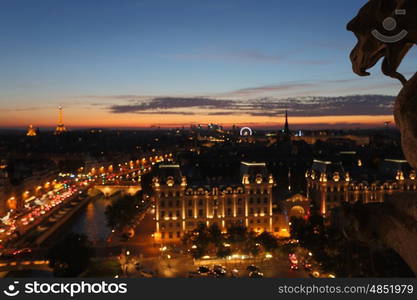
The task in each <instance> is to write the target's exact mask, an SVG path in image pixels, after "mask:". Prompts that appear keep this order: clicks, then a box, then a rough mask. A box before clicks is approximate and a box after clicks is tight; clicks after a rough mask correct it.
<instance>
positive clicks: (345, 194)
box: [306, 159, 417, 217]
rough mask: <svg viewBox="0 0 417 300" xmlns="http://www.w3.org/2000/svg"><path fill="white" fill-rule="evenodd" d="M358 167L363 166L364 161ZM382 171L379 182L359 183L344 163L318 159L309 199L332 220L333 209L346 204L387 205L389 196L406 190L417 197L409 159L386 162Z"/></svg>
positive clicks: (311, 175) (311, 172) (308, 176)
mask: <svg viewBox="0 0 417 300" xmlns="http://www.w3.org/2000/svg"><path fill="white" fill-rule="evenodd" d="M358 166H362V162H361V160H358ZM379 169H380V175H381V176H380V179H379V180H376V179H375V180H372V181H370V180H368V181H366V180H355V179H354V178H352V177H351V175H350V173H349V172H348V171H346V170H345V169H344V168H343V165H342V164H341V163H334V162H332V161H323V160H314V162H313V166H312V168H311V170H308V171H307V172H306V181H307V197H308V198H311V200H312V201H313V202H314V203H315V204H316V206H317V207H319V208H320V212H321V213H322V215H323V216H325V217H329V216H330V215H331V210H332V209H333V208H336V207H338V206H340V205H341V203H343V202H348V203H356V202H360V203H364V204H367V203H375V202H384V200H385V197H386V195H392V194H393V193H397V192H403V191H415V192H416V195H417V179H416V172H415V171H414V170H412V169H411V168H409V166H408V164H407V162H406V161H405V160H394V159H385V160H384V161H383V162H382V163H381V166H380V168H379Z"/></svg>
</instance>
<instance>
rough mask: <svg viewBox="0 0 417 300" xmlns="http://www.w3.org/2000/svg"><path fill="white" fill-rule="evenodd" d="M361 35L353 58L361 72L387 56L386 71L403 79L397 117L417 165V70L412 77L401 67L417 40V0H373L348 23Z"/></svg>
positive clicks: (406, 149) (408, 152)
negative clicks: (403, 72) (401, 69)
mask: <svg viewBox="0 0 417 300" xmlns="http://www.w3.org/2000/svg"><path fill="white" fill-rule="evenodd" d="M347 29H348V30H349V31H352V32H353V33H354V34H355V36H356V37H357V39H358V43H357V45H356V46H355V48H354V49H353V50H352V53H351V55H350V59H351V61H352V68H353V71H354V72H355V73H356V74H358V75H359V76H368V75H370V74H369V73H368V72H367V70H368V69H370V68H372V67H373V66H375V64H376V63H377V62H378V61H379V60H380V59H382V58H383V62H382V72H383V73H384V74H385V75H387V76H390V77H393V78H396V79H398V80H400V81H401V83H402V84H403V88H402V89H401V91H400V93H399V95H398V96H397V99H396V101H395V106H394V117H395V122H396V124H397V126H398V127H399V129H400V132H401V143H402V147H403V152H404V155H405V157H406V159H407V160H408V162H409V163H410V165H411V166H412V167H413V168H414V169H417V73H416V74H415V75H414V76H413V77H411V78H410V79H408V80H407V79H406V77H405V76H404V75H402V74H400V73H399V72H398V71H397V70H398V67H399V66H400V64H401V62H402V60H403V58H404V57H405V56H406V55H407V53H408V52H409V50H410V49H411V47H413V45H415V44H416V41H417V0H369V1H368V3H366V4H365V5H364V6H363V7H362V8H361V9H360V10H359V13H358V15H357V16H356V17H355V18H354V19H352V21H350V22H349V24H348V25H347Z"/></svg>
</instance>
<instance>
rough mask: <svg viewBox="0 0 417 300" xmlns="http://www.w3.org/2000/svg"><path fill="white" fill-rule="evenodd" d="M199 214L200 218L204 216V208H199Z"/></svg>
mask: <svg viewBox="0 0 417 300" xmlns="http://www.w3.org/2000/svg"><path fill="white" fill-rule="evenodd" d="M198 216H199V217H200V218H202V217H203V216H204V214H203V210H202V209H199V210H198Z"/></svg>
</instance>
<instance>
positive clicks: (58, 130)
mask: <svg viewBox="0 0 417 300" xmlns="http://www.w3.org/2000/svg"><path fill="white" fill-rule="evenodd" d="M58 109H59V116H58V125H57V126H56V128H55V132H54V134H55V135H59V134H61V133H64V132H66V131H67V128H65V125H64V123H63V122H62V106H59V107H58Z"/></svg>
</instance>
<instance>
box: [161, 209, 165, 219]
mask: <svg viewBox="0 0 417 300" xmlns="http://www.w3.org/2000/svg"><path fill="white" fill-rule="evenodd" d="M163 217H165V211H164V210H161V219H162V218H163Z"/></svg>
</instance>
